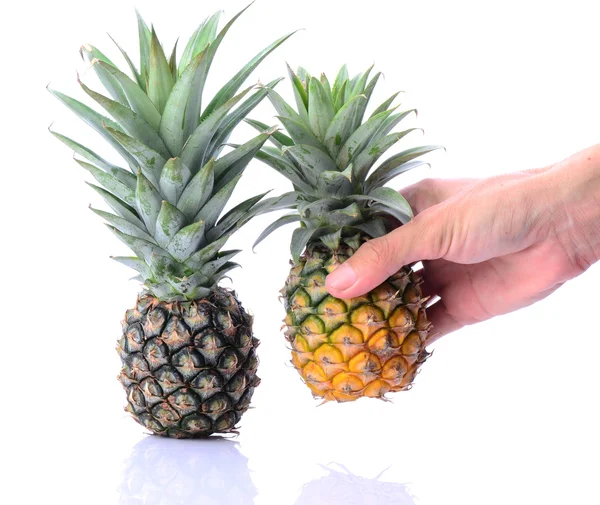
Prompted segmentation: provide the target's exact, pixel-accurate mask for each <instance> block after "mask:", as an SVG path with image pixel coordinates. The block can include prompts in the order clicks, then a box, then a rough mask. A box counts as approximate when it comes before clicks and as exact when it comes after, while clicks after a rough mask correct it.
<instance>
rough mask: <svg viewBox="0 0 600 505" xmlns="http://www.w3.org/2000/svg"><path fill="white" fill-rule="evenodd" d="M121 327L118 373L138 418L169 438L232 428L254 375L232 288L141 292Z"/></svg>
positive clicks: (244, 321) (246, 320)
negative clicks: (187, 296) (168, 296)
mask: <svg viewBox="0 0 600 505" xmlns="http://www.w3.org/2000/svg"><path fill="white" fill-rule="evenodd" d="M122 327H123V334H122V336H121V338H120V339H119V341H118V343H117V352H118V353H119V356H120V357H121V361H122V369H121V372H120V374H119V376H118V379H119V381H120V383H121V384H122V386H123V388H124V389H125V391H126V395H127V405H126V408H125V410H126V411H127V412H129V413H130V414H131V416H132V417H133V418H134V419H135V420H136V421H137V422H138V423H140V424H141V425H142V426H144V427H145V428H146V429H148V430H150V431H151V432H152V433H154V434H156V435H163V436H169V437H174V438H201V437H207V436H210V435H212V434H213V433H231V432H235V429H236V425H237V423H238V422H239V421H240V418H241V416H242V414H243V413H244V412H245V411H246V410H247V409H248V407H249V405H250V400H251V398H252V394H253V393H254V388H255V387H256V386H258V384H259V383H260V379H259V378H258V376H257V375H256V369H257V366H258V358H257V355H256V348H257V346H258V344H259V341H258V339H257V338H255V337H254V336H253V335H252V317H251V316H250V315H249V314H248V313H247V312H246V311H245V310H244V308H243V307H242V305H241V304H240V302H239V301H238V300H237V298H236V296H235V293H234V292H232V291H228V290H226V289H223V288H220V287H219V288H216V289H215V290H213V291H212V292H211V294H210V295H209V296H208V297H206V298H203V299H199V300H193V301H185V302H182V301H174V302H164V301H160V300H159V299H158V298H156V297H154V296H152V295H150V294H145V295H142V296H140V297H139V298H138V300H137V303H136V305H135V307H134V308H132V309H130V310H128V311H127V312H126V314H125V318H124V321H123V323H122Z"/></svg>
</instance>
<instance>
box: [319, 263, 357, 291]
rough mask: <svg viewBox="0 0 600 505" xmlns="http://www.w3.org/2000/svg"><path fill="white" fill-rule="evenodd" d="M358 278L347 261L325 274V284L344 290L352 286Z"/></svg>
mask: <svg viewBox="0 0 600 505" xmlns="http://www.w3.org/2000/svg"><path fill="white" fill-rule="evenodd" d="M357 279H358V276H357V275H356V272H354V270H353V269H352V267H351V266H350V265H349V264H348V263H342V264H341V265H340V266H339V267H337V268H336V269H335V270H334V271H333V272H331V273H330V274H329V275H328V276H327V281H326V283H327V285H328V286H329V287H332V288H333V289H339V290H344V289H348V288H349V287H350V286H352V285H353V284H354V283H355V282H356V281H357Z"/></svg>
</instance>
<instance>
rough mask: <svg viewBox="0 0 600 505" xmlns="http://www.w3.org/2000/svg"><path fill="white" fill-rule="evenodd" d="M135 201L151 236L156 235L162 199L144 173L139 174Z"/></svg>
mask: <svg viewBox="0 0 600 505" xmlns="http://www.w3.org/2000/svg"><path fill="white" fill-rule="evenodd" d="M135 201H136V209H137V211H138V214H139V216H140V217H141V218H142V220H143V221H144V224H145V225H146V229H147V230H148V231H149V232H150V234H151V235H154V232H155V231H156V218H157V217H158V213H159V212H160V208H161V205H162V197H161V195H160V193H159V192H158V191H157V190H156V188H155V187H154V185H153V184H152V183H151V182H150V181H149V180H148V179H147V178H146V177H144V174H142V173H140V174H138V181H137V187H136V191H135Z"/></svg>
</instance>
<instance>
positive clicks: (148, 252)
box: [107, 225, 166, 262]
mask: <svg viewBox="0 0 600 505" xmlns="http://www.w3.org/2000/svg"><path fill="white" fill-rule="evenodd" d="M107 226H108V228H109V229H110V230H111V231H112V232H113V233H114V234H115V235H116V236H117V237H118V238H119V239H120V240H121V241H122V242H123V243H125V244H126V245H127V246H128V247H129V248H130V249H131V250H132V251H133V252H134V253H135V254H136V256H137V257H138V258H140V259H143V260H144V261H146V262H148V261H149V260H150V258H152V256H164V255H165V254H166V253H165V251H164V250H162V249H161V248H160V247H158V246H157V245H154V244H152V243H150V242H148V241H147V240H143V239H141V238H137V237H133V236H132V235H127V234H126V233H123V232H121V231H119V230H117V229H116V228H113V227H112V226H110V225H107Z"/></svg>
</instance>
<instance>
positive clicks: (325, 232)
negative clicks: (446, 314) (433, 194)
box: [249, 66, 439, 401]
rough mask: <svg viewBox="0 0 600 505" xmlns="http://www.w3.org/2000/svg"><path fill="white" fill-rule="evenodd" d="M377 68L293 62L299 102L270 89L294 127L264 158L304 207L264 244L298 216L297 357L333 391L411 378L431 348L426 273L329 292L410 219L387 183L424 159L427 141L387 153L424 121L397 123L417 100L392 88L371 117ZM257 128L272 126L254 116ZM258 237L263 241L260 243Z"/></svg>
mask: <svg viewBox="0 0 600 505" xmlns="http://www.w3.org/2000/svg"><path fill="white" fill-rule="evenodd" d="M370 70H371V69H369V70H367V71H366V72H364V73H362V74H359V75H357V76H356V77H354V78H352V79H350V78H349V77H348V73H347V70H346V67H345V66H344V67H342V69H341V70H340V72H339V73H338V75H337V77H336V79H335V81H334V83H333V85H330V83H329V81H328V79H327V77H326V76H325V75H322V76H321V78H320V79H317V78H315V77H311V76H310V75H309V74H308V73H307V72H306V71H305V70H304V69H300V70H299V71H298V73H297V74H296V73H294V72H293V71H292V70H291V69H290V70H289V73H290V78H291V81H292V85H293V90H294V95H295V101H296V109H297V110H294V108H293V107H292V106H290V105H289V104H287V103H286V102H285V101H284V100H283V99H282V98H281V96H280V95H279V94H277V93H276V92H275V91H273V90H269V98H270V100H271V102H272V103H273V105H274V107H275V109H276V110H277V113H278V115H279V116H278V117H279V119H280V120H281V123H282V124H283V126H284V128H285V129H286V131H287V135H286V134H284V133H280V132H278V133H275V134H274V135H273V136H272V137H271V138H270V140H271V141H272V142H273V143H274V144H275V146H274V147H270V146H269V147H263V148H262V149H261V151H260V152H259V153H257V157H258V158H259V159H261V160H262V161H264V162H265V163H267V164H268V165H270V166H271V167H273V168H274V169H275V170H277V171H278V172H279V173H281V174H283V175H285V176H286V177H287V178H288V179H289V180H290V181H291V182H292V184H293V186H294V191H292V192H290V193H288V194H286V195H284V197H285V198H286V199H288V200H290V201H292V200H293V201H294V205H293V206H292V207H293V208H294V210H295V212H293V213H291V214H288V215H285V216H283V217H281V218H279V219H278V220H277V221H275V222H274V223H272V224H271V225H270V226H269V227H268V228H267V229H266V230H265V231H264V232H263V233H262V234H261V235H260V237H259V238H258V240H257V241H256V244H258V243H259V242H260V241H261V240H263V239H264V238H265V237H266V236H267V235H269V234H270V233H271V232H272V231H274V230H275V229H277V228H279V227H280V226H283V225H286V224H289V223H294V222H295V223H299V224H300V226H299V227H298V228H297V229H296V230H295V231H294V233H293V235H292V243H291V252H292V257H293V261H292V268H291V271H290V274H289V276H288V279H287V281H286V283H285V287H284V288H283V290H282V294H283V300H284V303H285V308H286V311H287V316H286V318H285V325H286V329H285V335H286V338H287V340H288V341H289V343H290V345H291V347H292V363H293V365H294V367H295V368H296V369H297V370H298V372H299V373H300V375H301V376H302V378H303V379H304V381H305V382H306V384H307V385H308V387H309V388H310V389H311V391H312V392H313V394H314V395H315V396H316V397H320V398H324V400H325V401H328V400H337V401H352V400H356V399H358V398H361V397H364V396H367V397H376V398H383V397H384V395H385V394H386V393H387V392H388V391H402V390H406V389H408V388H410V386H411V384H412V382H413V379H414V377H415V375H416V373H417V371H418V369H419V367H420V365H421V364H422V363H423V362H424V361H425V360H426V359H427V357H428V353H427V351H426V349H425V346H426V341H427V336H428V332H429V330H430V326H431V325H430V323H429V322H428V321H427V316H426V312H425V302H426V300H425V299H424V297H423V295H422V292H421V289H420V283H421V281H420V278H419V277H418V276H417V275H416V274H415V272H413V270H412V269H411V268H410V267H408V266H407V267H404V268H403V269H401V270H400V271H399V272H397V273H396V274H394V275H392V276H391V277H389V278H388V279H387V281H386V282H384V283H383V284H381V285H380V286H378V287H377V288H375V289H374V290H372V291H371V292H370V293H368V294H366V295H364V296H361V297H357V298H353V299H344V300H342V299H339V298H335V297H333V296H330V295H329V294H328V292H327V289H326V287H325V279H326V277H327V274H329V273H331V272H332V271H333V270H334V269H335V268H337V267H338V266H339V265H341V264H342V263H343V262H344V261H345V260H347V259H348V258H349V257H350V256H352V254H354V253H355V252H356V250H357V249H358V248H359V247H360V245H361V244H362V243H364V242H365V241H367V240H369V239H371V238H376V237H380V236H383V235H385V234H386V233H389V232H390V231H392V230H393V229H394V228H396V227H397V226H399V225H401V224H402V223H406V222H407V221H409V220H410V219H411V218H412V211H411V208H410V206H409V204H408V203H407V202H406V200H405V199H404V198H403V197H402V196H401V195H400V194H398V193H397V192H396V191H394V190H393V189H391V188H388V187H385V184H386V183H388V182H389V181H390V180H391V179H392V178H394V177H395V176H396V175H398V174H400V173H402V172H405V171H407V170H409V169H412V168H415V167H417V166H419V165H422V164H424V162H422V161H421V160H419V159H416V158H419V157H420V156H422V155H424V154H426V153H428V152H430V151H433V150H435V149H438V148H439V146H425V147H417V148H411V149H407V150H405V151H402V152H400V153H398V154H395V155H393V156H391V157H389V158H387V159H386V160H384V161H383V162H382V163H380V164H378V166H377V167H376V168H375V163H376V162H377V161H378V160H379V158H380V157H381V156H382V155H383V154H384V153H385V151H386V150H388V149H389V148H390V147H392V146H393V145H394V144H396V143H397V142H398V141H399V140H400V139H401V138H402V137H404V136H405V135H407V134H408V133H410V132H411V131H413V130H415V128H410V129H407V130H403V131H398V132H392V130H393V129H394V127H395V126H396V125H397V124H398V123H400V121H401V120H402V119H404V118H405V117H406V116H408V115H409V114H410V113H411V112H414V111H412V110H408V111H402V112H396V107H392V103H393V101H394V99H395V97H396V96H397V94H398V93H396V94H394V95H392V96H391V97H390V98H389V99H387V100H386V101H385V102H384V103H382V104H381V105H380V106H379V107H377V108H376V109H375V110H374V111H373V113H372V114H371V115H370V117H369V118H368V119H366V120H364V115H365V111H366V107H367V104H368V102H369V99H370V97H371V94H372V92H373V89H374V88H375V85H376V83H377V81H378V79H379V77H380V75H381V74H380V73H377V74H376V75H375V76H374V77H373V78H372V79H371V80H369V75H370ZM249 123H250V124H252V125H253V126H254V127H255V128H257V129H259V130H263V129H265V128H266V125H264V124H262V123H260V122H258V121H252V120H249ZM256 244H255V245H256Z"/></svg>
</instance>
